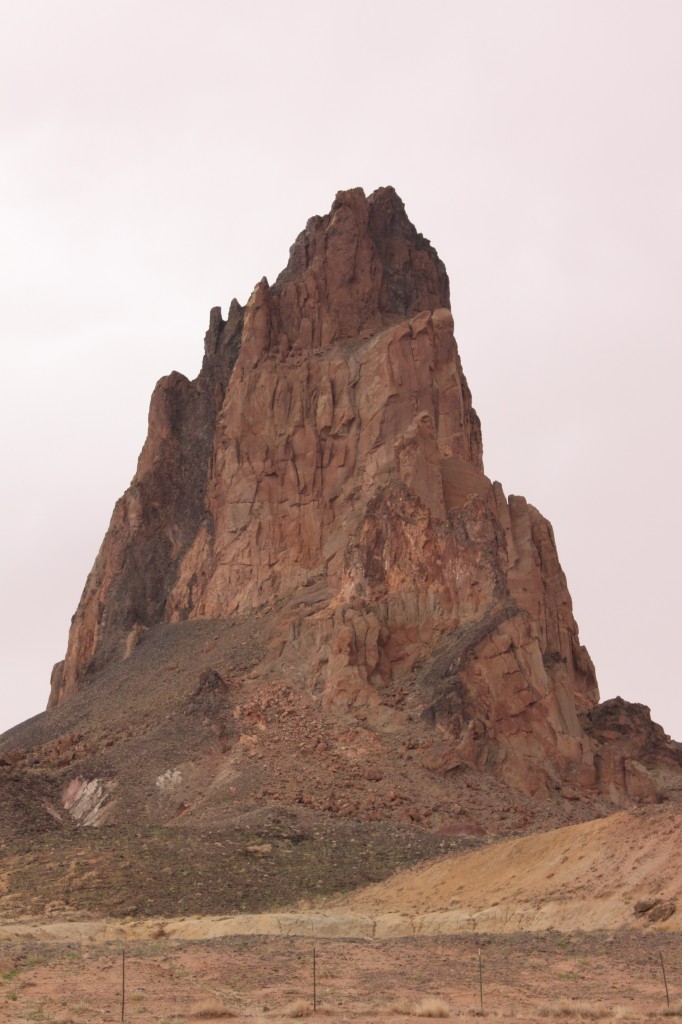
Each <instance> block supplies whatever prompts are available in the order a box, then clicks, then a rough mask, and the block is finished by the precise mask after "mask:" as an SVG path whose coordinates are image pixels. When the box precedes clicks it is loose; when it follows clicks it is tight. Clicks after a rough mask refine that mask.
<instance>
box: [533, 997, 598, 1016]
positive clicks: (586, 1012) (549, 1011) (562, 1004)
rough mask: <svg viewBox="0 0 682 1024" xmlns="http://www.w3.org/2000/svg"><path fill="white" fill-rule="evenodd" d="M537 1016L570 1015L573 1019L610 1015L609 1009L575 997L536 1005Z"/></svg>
mask: <svg viewBox="0 0 682 1024" xmlns="http://www.w3.org/2000/svg"><path fill="white" fill-rule="evenodd" d="M537 1014H538V1017H571V1018H573V1019H574V1020H576V1019H578V1020H600V1019H601V1018H602V1017H612V1016H613V1013H612V1011H611V1010H607V1009H606V1007H604V1006H595V1004H594V1003H581V1002H579V1001H578V1000H575V999H559V1000H558V1002H556V1003H552V1004H550V1005H547V1004H546V1005H544V1006H540V1007H538V1010H537Z"/></svg>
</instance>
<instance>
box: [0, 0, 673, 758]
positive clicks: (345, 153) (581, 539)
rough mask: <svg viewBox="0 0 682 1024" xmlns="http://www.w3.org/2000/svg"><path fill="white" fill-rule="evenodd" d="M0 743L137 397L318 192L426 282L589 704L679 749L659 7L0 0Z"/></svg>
mask: <svg viewBox="0 0 682 1024" xmlns="http://www.w3.org/2000/svg"><path fill="white" fill-rule="evenodd" d="M0 24H1V25H2V33H1V37H0V131H1V136H0V138H1V141H2V145H1V148H0V204H1V207H0V224H1V225H2V228H1V231H0V271H1V277H0V280H1V282H2V283H1V285H0V339H1V340H0V346H1V349H0V352H1V356H2V368H3V376H4V379H5V393H4V395H3V401H2V403H1V404H0V416H1V428H2V438H3V443H2V448H1V459H2V462H1V465H0V474H1V477H0V479H1V480H2V492H1V493H2V504H1V506H0V514H1V516H2V522H1V528H0V549H1V563H0V570H1V572H0V580H1V595H0V600H1V605H0V621H1V622H2V634H3V642H2V645H1V647H0V731H3V730H4V729H6V728H9V727H10V726H11V725H13V724H15V723H16V722H18V721H20V720H22V719H24V718H26V717H28V716H30V715H32V714H36V713H37V712H38V711H40V710H42V709H43V707H44V706H45V703H46V701H47V697H48V689H49V676H50V669H51V666H52V664H53V662H55V661H57V660H59V659H60V658H62V657H63V655H64V651H65V649H66V640H67V632H68V626H69V621H70V617H71V615H72V614H73V612H74V610H75V608H76V605H77V603H78V599H79V596H80V592H81V590H82V588H83V585H84V583H85V579H86V576H87V573H88V571H89V569H90V567H91V565H92V562H93V560H94V557H95V555H96V553H97V549H98V547H99V544H100V542H101V540H102V538H103V536H104V532H105V530H106V527H107V524H108V521H109V517H110V515H111V512H112V509H113V505H114V502H115V500H116V498H117V497H118V496H119V495H120V494H121V493H122V492H123V491H124V489H125V488H126V486H127V484H128V483H129V481H130V478H131V477H132V475H133V473H134V471H135V464H136V460H137V455H138V453H139V450H140V448H141V445H142V442H143V440H144V436H145V432H146V416H147V408H148V402H149V397H150V394H151V391H152V388H153V386H154V383H155V381H156V380H157V378H158V377H160V376H162V375H164V374H166V373H168V372H170V371H171V370H173V369H177V370H180V371H182V372H183V373H185V374H186V375H188V376H190V377H193V376H195V375H196V373H197V372H198V370H199V366H200V361H201V355H202V341H203V335H204V331H205V330H206V327H207V325H208V314H209V309H210V307H211V306H213V305H222V306H223V308H224V310H225V309H226V308H227V306H228V305H229V302H230V299H231V298H232V297H233V296H236V297H237V298H238V299H239V300H240V301H241V302H242V303H243V302H245V301H246V299H247V298H248V296H249V294H250V292H251V290H252V288H253V286H254V284H255V283H256V282H257V281H258V280H259V279H260V278H261V277H262V276H263V275H266V276H267V277H268V278H269V279H270V280H273V279H274V277H275V276H276V275H277V273H278V272H279V270H281V269H282V267H283V266H284V265H285V263H286V260H287V254H288V248H289V246H290V244H291V243H292V242H293V240H294V238H295V237H296V235H297V234H298V232H299V231H300V230H301V229H302V228H303V227H304V226H305V223H306V220H307V219H308V218H309V217H310V216H311V215H313V214H315V213H325V212H327V210H328V209H329V207H330V205H331V203H332V200H333V198H334V195H335V193H336V191H337V190H339V189H342V188H351V187H354V186H358V185H360V186H362V187H363V188H364V189H365V191H366V192H368V193H369V192H371V191H372V190H373V189H375V188H376V187H378V186H380V185H388V184H391V185H394V186H395V188H396V189H397V191H398V192H399V194H400V195H401V196H402V198H403V200H404V202H405V204H406V207H407V211H408V214H409V216H410V218H411V219H412V221H413V222H414V223H415V225H416V226H417V228H418V230H420V231H421V232H422V233H423V234H425V235H426V236H427V237H428V238H430V239H431V241H432V242H433V244H434V245H435V247H436V249H437V250H438V252H439V254H440V256H441V257H442V259H443V260H444V262H445V264H446V266H447V268H448V271H449V274H450V281H451V291H452V307H453V312H454V317H455V325H456V334H457V339H458V343H459V348H460V353H461V356H462V361H463V365H464V369H465V372H466V374H467V377H468V380H469V384H470V386H471V389H472V392H473V396H474V403H475V406H476V409H477V411H478V413H479V415H480V417H481V420H482V424H483V439H484V450H485V463H486V469H487V472H488V474H489V475H490V476H491V477H493V478H494V479H499V480H500V481H501V482H502V484H503V486H504V488H505V491H506V492H507V493H508V494H509V493H514V494H523V495H525V496H526V497H527V498H528V500H529V501H531V502H532V503H533V504H534V505H536V506H537V507H538V508H539V509H540V510H541V511H542V512H543V514H544V515H546V516H547V517H548V518H549V519H550V521H551V522H552V523H553V525H554V529H555V535H556V538H557V542H558V547H559V554H560V557H561V560H562V564H563V567H564V569H565V571H566V574H567V576H568V582H569V588H570V591H571V594H572V596H573V603H574V610H575V615H576V618H577V620H578V623H579V625H580V629H581V639H582V641H583V643H585V644H586V645H587V647H588V649H589V651H590V653H591V654H592V657H593V659H594V661H595V665H596V668H597V676H598V679H599V684H600V689H601V694H602V697H603V698H607V697H612V696H615V695H617V694H620V695H621V696H623V697H625V698H627V699H628V700H632V701H639V702H642V703H645V704H648V705H649V706H650V707H651V708H652V712H653V716H654V718H655V719H656V720H657V721H659V722H660V723H661V724H662V725H663V726H664V728H665V729H666V731H667V732H668V733H671V734H672V735H673V736H674V737H675V738H676V739H679V740H682V702H681V701H680V697H679V668H678V663H679V655H678V651H677V642H678V638H679V633H680V619H681V618H682V615H681V613H682V598H681V596H680V585H679V581H680V579H682V556H681V542H680V526H679V510H680V507H681V506H682V489H681V485H680V479H679V471H678V464H679V460H678V445H679V437H680V405H679V397H678V396H679V391H680V376H681V374H680V371H681V369H682V366H681V362H682V357H681V352H680V342H681V338H682V302H681V299H680V284H681V283H682V184H681V183H682V130H681V127H680V126H681V125H682V61H681V60H680V53H682V3H679V2H678V0H670V2H666V0H642V2H633V0H566V2H563V0H447V2H438V0H420V3H418V4H409V5H408V4H403V5H401V4H399V3H398V2H396V0H392V2H390V3H388V2H384V0H375V2H372V0H363V2H358V0H345V2H343V3H340V2H337V0H328V2H325V0H315V2H312V0H311V2H303V0H289V2H287V3H282V2H281V0H280V2H274V0H261V2H260V3H257V4H256V3H253V2H248V3H246V2H241V0H222V2H220V0H191V2H190V0H130V2H129V0H21V2H19V0H0Z"/></svg>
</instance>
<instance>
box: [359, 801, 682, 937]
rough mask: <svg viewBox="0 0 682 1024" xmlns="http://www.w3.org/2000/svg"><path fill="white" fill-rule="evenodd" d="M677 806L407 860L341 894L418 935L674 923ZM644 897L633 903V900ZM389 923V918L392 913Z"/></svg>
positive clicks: (681, 857)
mask: <svg viewBox="0 0 682 1024" xmlns="http://www.w3.org/2000/svg"><path fill="white" fill-rule="evenodd" d="M681 837H682V814H681V813H680V812H679V810H670V809H668V808H665V807H657V808H649V809H647V810H641V811H636V812H634V813H627V812H621V813H618V814H614V815H611V816H610V817H608V818H604V819H601V820H599V821H590V822H584V823H583V824H579V825H572V826H569V827H567V828H561V829H556V830H555V831H552V832H546V833H544V834H541V835H534V836H527V837H524V838H521V839H510V840H507V841H504V842H500V843H496V844H494V845H491V846H488V847H486V848H484V849H480V850H476V851H474V852H471V853H466V854H463V855H461V856H458V857H451V856H448V857H444V858H442V859H440V860H438V861H436V862H434V863H433V864H431V865H429V866H427V867H421V868H414V869H411V870H409V871H405V872H402V873H400V874H399V875H396V876H395V877H394V878H392V879H389V880H388V881H386V882H383V883H380V884H379V885H375V886H370V887H368V888H366V889H364V890H362V891H361V892H359V893H357V894H356V895H355V896H353V897H352V898H351V899H350V900H346V901H344V902H343V907H344V909H346V910H355V911H358V912H360V911H361V912H362V913H363V914H367V915H370V916H373V917H378V916H381V915H386V914H398V915H409V916H411V917H414V916H418V917H419V918H420V919H421V924H420V925H419V924H417V925H416V926H415V925H413V931H422V932H423V933H424V934H427V933H434V932H442V933H443V934H446V933H448V932H456V931H462V930H466V929H467V928H470V929H472V930H474V929H475V930H479V931H515V930H521V929H524V930H533V931H534V930H538V929H543V928H557V929H560V930H567V931H568V930H573V929H584V930H592V929H597V928H623V927H638V926H641V927H648V926H652V925H655V926H656V927H662V928H665V929H666V930H668V929H670V930H673V929H674V930H677V929H679V928H680V926H681V924H682V918H681V915H680V911H679V909H677V908H678V907H680V906H682V844H681V843H680V838H681ZM640 903H642V904H646V903H651V904H652V906H651V907H650V908H649V909H648V910H647V911H644V910H641V908H640V912H639V913H636V912H635V905H636V904H640ZM396 924H397V922H396Z"/></svg>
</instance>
